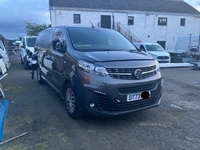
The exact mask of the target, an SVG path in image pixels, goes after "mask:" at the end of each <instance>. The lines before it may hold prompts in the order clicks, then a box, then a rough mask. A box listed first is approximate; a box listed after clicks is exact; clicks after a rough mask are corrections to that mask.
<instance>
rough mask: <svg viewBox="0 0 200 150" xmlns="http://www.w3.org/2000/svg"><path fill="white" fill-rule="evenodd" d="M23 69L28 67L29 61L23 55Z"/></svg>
mask: <svg viewBox="0 0 200 150" xmlns="http://www.w3.org/2000/svg"><path fill="white" fill-rule="evenodd" d="M24 69H25V70H28V69H29V62H28V61H27V56H25V57H24Z"/></svg>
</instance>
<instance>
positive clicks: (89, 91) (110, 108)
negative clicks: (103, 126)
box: [77, 77, 162, 116]
mask: <svg viewBox="0 0 200 150" xmlns="http://www.w3.org/2000/svg"><path fill="white" fill-rule="evenodd" d="M115 81H116V80H113V79H110V80H109V81H107V82H106V83H102V82H100V81H98V83H97V82H96V83H95V82H92V78H90V82H89V83H90V84H82V85H79V88H80V87H81V88H82V90H81V91H83V92H79V93H77V94H78V95H79V98H80V99H83V100H84V103H83V104H84V108H85V112H86V113H87V114H92V115H101V116H115V115H120V114H125V113H130V112H134V111H139V110H143V109H148V108H152V107H156V106H159V104H160V101H161V95H162V83H161V82H162V78H161V77H160V78H157V79H154V80H150V81H143V82H142V81H140V82H137V83H133V82H132V83H128V81H126V82H125V83H123V82H121V83H119V82H118V84H116V82H115ZM118 81H119V80H118ZM91 83H93V84H91ZM97 84H98V85H97ZM78 91H80V90H78ZM144 91H148V92H150V97H148V98H146V99H140V100H136V101H130V102H127V95H128V94H134V93H142V92H144Z"/></svg>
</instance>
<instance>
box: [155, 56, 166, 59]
mask: <svg viewBox="0 0 200 150" xmlns="http://www.w3.org/2000/svg"><path fill="white" fill-rule="evenodd" d="M157 59H169V56H158V57H157Z"/></svg>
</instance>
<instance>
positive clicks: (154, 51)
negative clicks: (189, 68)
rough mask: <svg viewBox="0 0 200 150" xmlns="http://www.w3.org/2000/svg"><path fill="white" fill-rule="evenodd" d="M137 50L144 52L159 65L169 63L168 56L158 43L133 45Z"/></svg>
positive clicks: (169, 58)
mask: <svg viewBox="0 0 200 150" xmlns="http://www.w3.org/2000/svg"><path fill="white" fill-rule="evenodd" d="M133 44H134V45H135V46H136V47H137V48H138V49H140V50H142V51H145V52H147V53H149V54H150V55H152V56H153V57H154V58H156V59H157V61H158V62H159V63H170V62H171V57H170V54H169V53H168V52H167V51H165V50H164V49H163V47H162V46H161V45H160V44H158V43H143V42H138V43H133Z"/></svg>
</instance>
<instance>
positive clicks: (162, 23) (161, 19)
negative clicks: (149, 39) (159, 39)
mask: <svg viewBox="0 0 200 150" xmlns="http://www.w3.org/2000/svg"><path fill="white" fill-rule="evenodd" d="M158 25H159V26H166V25H167V18H164V17H159V18H158Z"/></svg>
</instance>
